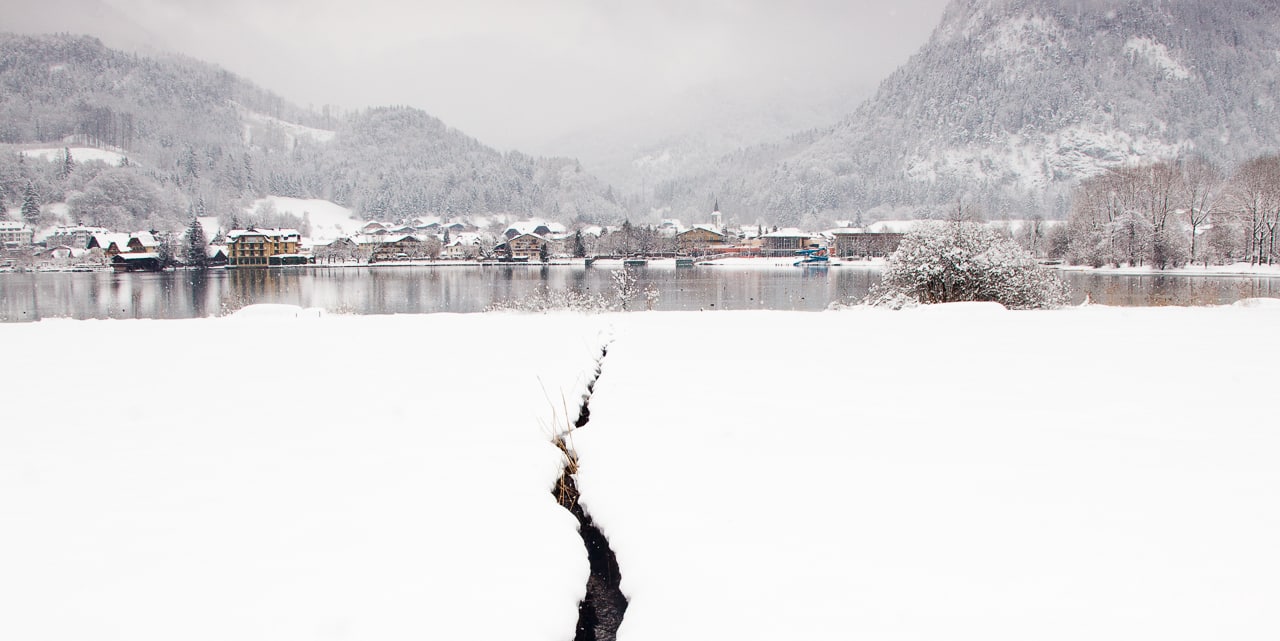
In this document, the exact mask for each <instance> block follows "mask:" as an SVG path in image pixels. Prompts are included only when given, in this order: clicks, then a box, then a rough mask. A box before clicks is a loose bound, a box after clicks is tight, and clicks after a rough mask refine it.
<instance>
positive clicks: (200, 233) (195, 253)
mask: <svg viewBox="0 0 1280 641" xmlns="http://www.w3.org/2000/svg"><path fill="white" fill-rule="evenodd" d="M207 246H208V243H206V242H205V239H204V227H203V226H201V225H200V219H199V218H196V217H195V216H192V217H191V224H190V225H187V233H186V237H185V242H184V243H183V245H182V262H184V263H186V264H187V266H188V267H194V268H196V269H204V268H206V267H208V266H209V255H208V254H207V253H205V248H206V247H207Z"/></svg>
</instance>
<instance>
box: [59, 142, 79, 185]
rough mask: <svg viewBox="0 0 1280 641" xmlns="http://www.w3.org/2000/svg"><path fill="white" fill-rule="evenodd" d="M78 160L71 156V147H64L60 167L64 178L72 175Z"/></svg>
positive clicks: (61, 175) (60, 174) (60, 175)
mask: <svg viewBox="0 0 1280 641" xmlns="http://www.w3.org/2000/svg"><path fill="white" fill-rule="evenodd" d="M75 168H76V161H75V160H74V159H73V158H72V157H71V148H70V147H63V148H62V167H61V169H59V171H58V173H59V177H60V178H62V179H63V180H65V179H67V178H68V177H70V176H71V172H73V171H75Z"/></svg>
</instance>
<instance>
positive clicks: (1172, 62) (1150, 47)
mask: <svg viewBox="0 0 1280 641" xmlns="http://www.w3.org/2000/svg"><path fill="white" fill-rule="evenodd" d="M1124 53H1125V55H1127V56H1129V57H1130V58H1135V59H1136V58H1142V59H1144V60H1146V61H1147V62H1149V63H1151V64H1152V65H1153V66H1155V67H1156V68H1157V69H1159V70H1160V71H1162V72H1163V73H1164V76H1165V77H1166V78H1174V79H1176V80H1187V79H1189V78H1190V77H1191V71H1190V70H1188V69H1187V68H1186V67H1185V66H1184V65H1183V64H1182V63H1181V62H1178V60H1177V58H1175V57H1174V56H1173V54H1171V53H1169V48H1168V47H1166V46H1164V45H1163V44H1161V43H1159V42H1156V41H1155V40H1152V39H1151V38H1138V37H1134V38H1129V39H1128V40H1127V41H1125V43H1124Z"/></svg>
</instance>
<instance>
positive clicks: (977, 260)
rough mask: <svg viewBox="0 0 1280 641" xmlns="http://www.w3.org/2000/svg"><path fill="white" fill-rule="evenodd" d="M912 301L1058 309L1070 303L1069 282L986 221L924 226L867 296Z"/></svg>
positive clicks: (892, 303)
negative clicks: (993, 230) (966, 302)
mask: <svg viewBox="0 0 1280 641" xmlns="http://www.w3.org/2000/svg"><path fill="white" fill-rule="evenodd" d="M907 301H917V302H920V303H924V304H929V303H951V302H961V301H985V302H996V303H1000V304H1002V305H1004V306H1005V307H1008V308H1010V309H1032V308H1041V307H1055V306H1059V305H1062V304H1063V303H1065V302H1066V301H1067V286H1066V284H1065V283H1063V282H1062V281H1061V280H1060V279H1059V278H1058V277H1057V276H1056V275H1055V274H1053V273H1051V272H1049V271H1048V270H1046V269H1044V268H1043V267H1041V266H1040V265H1039V264H1037V263H1036V260H1035V258H1034V257H1033V256H1032V255H1031V254H1030V253H1028V252H1027V251H1026V250H1024V249H1022V248H1021V247H1019V246H1018V245H1017V244H1016V243H1014V242H1013V241H1011V240H1007V239H1005V238H1001V237H1000V236H999V235H998V234H996V233H995V232H992V231H991V230H989V229H986V228H985V227H983V226H981V225H978V224H974V223H936V224H922V225H920V226H919V227H918V228H917V229H915V230H914V231H912V232H911V233H910V234H907V236H906V238H903V239H902V244H901V245H899V246H898V250H897V251H896V252H894V253H893V255H892V256H890V257H889V264H888V267H887V268H886V269H885V272H884V277H883V279H882V280H881V282H880V284H879V285H877V286H876V287H875V288H874V289H873V290H872V292H871V294H869V295H868V296H867V299H866V302H867V303H870V304H872V305H883V306H889V307H895V308H897V307H902V306H903V304H904V303H905V302H907Z"/></svg>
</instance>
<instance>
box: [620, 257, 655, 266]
mask: <svg viewBox="0 0 1280 641" xmlns="http://www.w3.org/2000/svg"><path fill="white" fill-rule="evenodd" d="M648 264H649V261H647V260H645V259H643V258H628V259H626V260H624V261H622V266H623V267H645V266H647V265H648Z"/></svg>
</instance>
